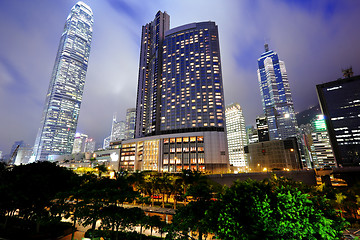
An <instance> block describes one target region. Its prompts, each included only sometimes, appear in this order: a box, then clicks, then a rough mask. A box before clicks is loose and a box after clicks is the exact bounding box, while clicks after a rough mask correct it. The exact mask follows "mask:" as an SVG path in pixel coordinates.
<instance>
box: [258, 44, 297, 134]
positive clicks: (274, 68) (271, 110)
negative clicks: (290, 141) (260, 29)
mask: <svg viewBox="0 0 360 240" xmlns="http://www.w3.org/2000/svg"><path fill="white" fill-rule="evenodd" d="M258 67H259V69H258V80H259V85H260V92H261V97H262V105H263V110H264V114H265V116H266V118H267V124H268V127H269V137H270V140H275V139H286V138H288V137H294V136H296V134H297V128H298V127H297V123H296V118H295V112H294V105H293V100H292V97H291V92H290V86H289V81H288V77H287V73H286V68H285V64H284V62H283V61H281V60H280V59H279V56H278V54H277V53H276V52H274V51H272V50H269V47H268V45H267V44H265V52H264V53H263V54H262V55H261V57H260V58H259V59H258Z"/></svg>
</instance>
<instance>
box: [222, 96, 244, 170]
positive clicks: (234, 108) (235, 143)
mask: <svg viewBox="0 0 360 240" xmlns="http://www.w3.org/2000/svg"><path fill="white" fill-rule="evenodd" d="M225 118H226V135H227V143H228V149H229V162H230V165H233V166H234V167H242V168H244V167H246V165H247V161H246V155H245V152H244V147H245V145H247V140H246V129H245V119H244V115H243V113H242V109H241V107H240V105H239V104H238V103H233V104H230V105H228V106H226V108H225ZM238 170H239V169H238ZM243 170H244V169H243Z"/></svg>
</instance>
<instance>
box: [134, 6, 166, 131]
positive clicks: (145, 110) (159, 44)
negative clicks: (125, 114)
mask: <svg viewBox="0 0 360 240" xmlns="http://www.w3.org/2000/svg"><path fill="white" fill-rule="evenodd" d="M169 26H170V16H169V15H168V14H167V13H166V12H164V13H163V12H161V11H159V12H157V14H156V16H155V19H154V21H152V22H150V23H148V24H146V25H145V26H143V27H142V34H141V50H140V66H139V82H138V91H137V102H136V125H135V137H143V136H149V135H154V134H159V133H160V98H161V73H162V51H163V41H164V37H165V31H167V30H169Z"/></svg>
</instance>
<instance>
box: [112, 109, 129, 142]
mask: <svg viewBox="0 0 360 240" xmlns="http://www.w3.org/2000/svg"><path fill="white" fill-rule="evenodd" d="M125 125H126V124H125V122H124V121H117V120H116V114H114V117H113V121H112V126H111V135H110V136H111V137H110V141H111V142H112V141H119V140H124V139H125V138H126V137H125Z"/></svg>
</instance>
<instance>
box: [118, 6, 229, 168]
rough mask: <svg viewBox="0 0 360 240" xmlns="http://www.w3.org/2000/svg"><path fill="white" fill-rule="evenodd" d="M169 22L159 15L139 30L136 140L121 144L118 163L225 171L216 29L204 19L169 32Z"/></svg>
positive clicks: (136, 165) (224, 139)
mask: <svg viewBox="0 0 360 240" xmlns="http://www.w3.org/2000/svg"><path fill="white" fill-rule="evenodd" d="M169 19H170V17H169V15H167V14H166V13H162V12H160V11H159V12H158V13H157V14H156V16H155V19H154V21H152V22H150V23H149V24H146V25H145V26H143V28H142V38H141V51H140V64H139V65H140V69H139V83H138V93H137V94H138V95H137V105H136V125H135V137H136V138H135V140H127V141H124V142H123V143H122V148H123V149H124V151H125V150H126V151H129V152H131V154H133V155H131V159H130V158H129V157H130V155H128V154H129V152H127V153H126V154H125V152H124V154H125V155H123V156H122V157H121V158H122V161H129V162H126V164H125V162H124V164H125V165H126V166H130V165H131V166H133V168H129V169H135V170H137V169H138V170H159V171H160V170H163V171H169V172H175V171H181V170H183V169H194V170H200V171H210V172H225V171H227V168H228V166H229V163H228V155H227V144H226V136H225V132H224V117H225V116H224V110H225V109H224V95H223V86H222V75H221V61H220V49H219V37H218V29H217V25H216V24H215V23H214V22H210V21H209V22H201V23H191V24H187V25H183V26H180V27H177V28H173V29H170V30H169V25H170V24H169V23H170V20H169ZM160 135H161V136H160ZM122 154H123V153H122ZM125 165H124V166H125Z"/></svg>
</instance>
